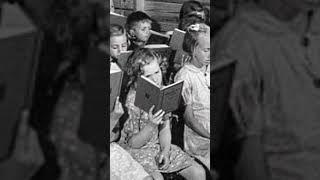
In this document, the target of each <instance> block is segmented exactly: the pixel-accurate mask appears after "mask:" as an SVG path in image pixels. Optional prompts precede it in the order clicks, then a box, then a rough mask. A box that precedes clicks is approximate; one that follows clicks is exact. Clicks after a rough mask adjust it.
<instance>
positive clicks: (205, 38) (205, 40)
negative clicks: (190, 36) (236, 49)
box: [197, 33, 211, 47]
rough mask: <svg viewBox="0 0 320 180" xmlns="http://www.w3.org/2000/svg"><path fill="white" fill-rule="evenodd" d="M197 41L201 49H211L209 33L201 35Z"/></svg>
mask: <svg viewBox="0 0 320 180" xmlns="http://www.w3.org/2000/svg"><path fill="white" fill-rule="evenodd" d="M197 41H198V44H199V46H201V47H207V46H209V47H210V44H211V43H210V34H209V35H208V34H207V33H205V34H204V33H203V34H199V36H198V37H197Z"/></svg>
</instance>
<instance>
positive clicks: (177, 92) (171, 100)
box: [161, 81, 183, 112]
mask: <svg viewBox="0 0 320 180" xmlns="http://www.w3.org/2000/svg"><path fill="white" fill-rule="evenodd" d="M182 87H183V81H178V82H176V83H173V84H171V85H169V86H166V87H165V88H163V89H162V93H163V97H162V103H161V107H162V109H163V110H164V111H165V112H172V111H175V110H177V109H178V107H179V104H180V100H181V91H182Z"/></svg>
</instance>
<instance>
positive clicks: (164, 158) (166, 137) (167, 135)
mask: <svg viewBox="0 0 320 180" xmlns="http://www.w3.org/2000/svg"><path fill="white" fill-rule="evenodd" d="M168 115H169V116H170V114H168ZM169 116H168V118H169ZM159 141H160V147H161V151H160V153H159V154H158V157H159V158H158V159H157V160H158V163H159V164H161V165H160V167H159V168H160V169H167V168H168V166H169V157H168V155H169V151H170V146H171V129H170V120H165V121H164V123H163V124H162V125H160V132H159Z"/></svg>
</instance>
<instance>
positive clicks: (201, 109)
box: [175, 23, 210, 169]
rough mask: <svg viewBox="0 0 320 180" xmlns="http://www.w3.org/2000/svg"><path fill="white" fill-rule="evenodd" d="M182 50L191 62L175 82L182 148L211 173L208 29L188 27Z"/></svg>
mask: <svg viewBox="0 0 320 180" xmlns="http://www.w3.org/2000/svg"><path fill="white" fill-rule="evenodd" d="M183 50H184V51H185V52H187V53H189V55H190V57H191V60H190V61H189V62H187V63H186V64H185V65H184V66H183V67H182V68H181V69H180V70H179V72H178V73H177V74H176V76H175V81H179V80H183V81H184V84H183V89H182V97H183V100H184V104H185V111H184V114H183V117H184V119H185V130H184V148H185V151H186V152H187V153H189V154H190V155H192V156H194V157H196V158H197V159H199V160H200V161H201V162H203V164H204V165H206V166H207V167H208V169H210V67H209V65H210V27H209V26H207V25H206V24H204V23H199V24H193V25H191V26H189V27H188V28H187V31H186V35H185V38H184V41H183Z"/></svg>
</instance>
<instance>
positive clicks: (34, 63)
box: [0, 4, 42, 159]
mask: <svg viewBox="0 0 320 180" xmlns="http://www.w3.org/2000/svg"><path fill="white" fill-rule="evenodd" d="M2 8H3V9H2V17H1V20H2V22H1V28H0V59H1V61H0V132H1V134H0V142H1V145H0V159H4V158H7V157H9V156H10V155H11V153H12V152H13V151H12V150H13V148H14V146H13V145H14V142H15V139H16V133H17V127H18V124H19V123H20V118H21V111H22V110H23V109H24V108H26V109H31V108H32V105H33V99H34V97H33V96H34V90H35V89H34V88H35V82H36V74H37V71H38V69H37V68H38V63H39V61H38V58H39V52H40V50H41V42H42V33H41V31H40V30H39V29H38V28H37V27H36V26H35V25H34V24H32V23H31V20H30V19H29V18H28V17H27V15H26V14H25V13H24V12H23V11H22V9H21V8H20V7H19V6H16V5H12V6H11V5H10V4H6V5H4V6H3V7H2ZM11 10H14V12H12V11H11ZM12 13H13V14H12ZM10 15H15V16H14V17H11V16H10ZM10 20H17V21H15V22H12V23H10V22H11V21H10Z"/></svg>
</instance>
